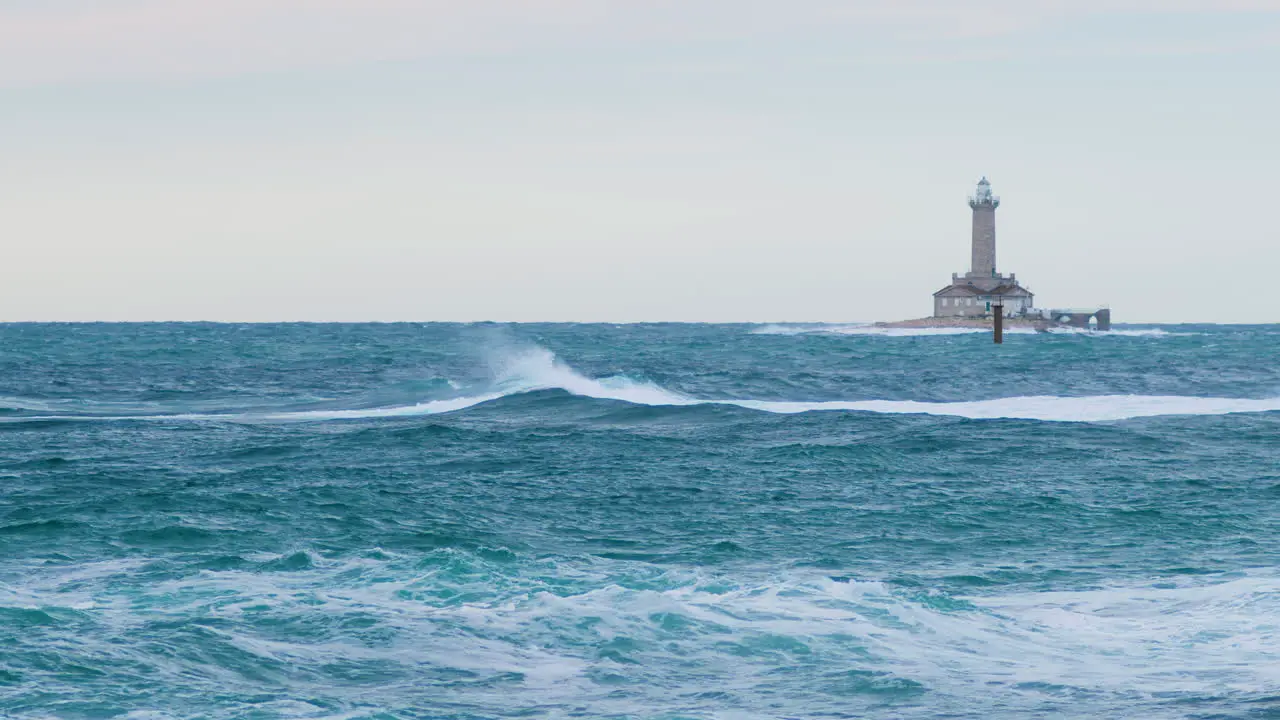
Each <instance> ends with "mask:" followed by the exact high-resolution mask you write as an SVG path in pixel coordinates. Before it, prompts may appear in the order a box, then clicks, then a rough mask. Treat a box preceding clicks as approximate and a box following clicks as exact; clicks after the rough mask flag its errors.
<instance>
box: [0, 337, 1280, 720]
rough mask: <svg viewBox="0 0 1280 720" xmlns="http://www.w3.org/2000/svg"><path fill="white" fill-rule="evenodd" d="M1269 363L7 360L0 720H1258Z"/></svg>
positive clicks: (1273, 686)
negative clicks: (123, 719)
mask: <svg viewBox="0 0 1280 720" xmlns="http://www.w3.org/2000/svg"><path fill="white" fill-rule="evenodd" d="M1277 357H1280V326H1252V327H1249V326H1177V327H1172V326H1165V327H1158V328H1157V327H1124V328H1121V330H1120V332H1118V333H1116V334H1113V335H1108V336H1101V335H1088V334H1079V333H1061V334H1053V335H1036V334H1013V335H1011V336H1009V337H1008V338H1007V341H1006V344H1005V345H1003V346H1001V347H995V346H993V345H992V344H991V342H990V338H989V336H988V335H985V334H963V333H962V334H946V333H941V332H936V331H918V332H895V333H888V332H885V331H875V330H871V329H867V328H860V327H852V326H799V325H786V326H760V325H757V326H751V325H725V326H717V325H626V326H613V325H518V326H501V325H414V324H405V325H372V324H371V325H243V326H241V325H203V324H146V325H39V324H18V325H0V716H4V717H23V718H27V717H30V718H36V717H59V718H108V717H130V718H147V719H149V720H150V719H155V718H468V719H472V718H505V717H533V718H536V717H546V718H560V717H586V718H668V719H674V718H831V717H886V718H932V717H964V718H968V717H973V718H979V717H981V718H1027V717H1053V716H1069V717H1083V716H1091V717H1135V718H1237V717H1238V718H1254V717H1258V718H1261V717H1280V570H1278V568H1280V512H1278V510H1280V363H1277V362H1276V358H1277Z"/></svg>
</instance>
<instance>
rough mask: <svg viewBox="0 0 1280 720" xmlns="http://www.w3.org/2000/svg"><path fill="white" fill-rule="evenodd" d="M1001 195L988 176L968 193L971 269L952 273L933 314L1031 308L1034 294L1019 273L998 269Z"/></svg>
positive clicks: (983, 313)
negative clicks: (997, 214)
mask: <svg viewBox="0 0 1280 720" xmlns="http://www.w3.org/2000/svg"><path fill="white" fill-rule="evenodd" d="M998 207H1000V198H998V197H996V195H995V194H994V193H993V192H991V181H990V180H987V179H986V178H985V177H984V178H982V179H981V180H979V181H978V188H977V189H976V190H975V191H974V193H973V195H971V196H969V208H970V209H972V210H973V236H972V243H973V245H972V255H971V259H970V262H969V272H967V273H965V274H964V275H960V274H959V273H956V274H954V275H952V276H951V284H950V285H948V286H946V287H944V288H942V289H941V290H939V291H938V292H936V293H934V294H933V316H934V317H982V316H989V315H991V313H992V312H994V308H997V307H1003V308H1004V314H1005V315H1008V316H1013V315H1018V314H1021V313H1024V312H1026V311H1028V310H1030V309H1031V308H1032V301H1033V300H1034V299H1035V296H1034V295H1032V294H1031V291H1030V290H1027V289H1026V288H1024V287H1022V286H1021V285H1020V284H1018V278H1017V276H1016V275H1014V274H1012V273H1010V274H1008V275H1001V274H1000V271H999V270H997V269H996V208H998Z"/></svg>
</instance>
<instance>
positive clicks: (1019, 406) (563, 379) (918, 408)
mask: <svg viewBox="0 0 1280 720" xmlns="http://www.w3.org/2000/svg"><path fill="white" fill-rule="evenodd" d="M497 370H498V371H497V378H496V380H495V383H494V386H493V387H492V388H490V389H488V390H486V391H485V392H482V393H478V394H474V395H464V396H460V397H454V398H447V399H438V400H430V401H426V402H421V403H415V404H412V405H400V406H392V407H375V408H355V409H319V410H299V411H285V412H240V413H235V412H218V413H173V414H161V413H156V414H131V415H39V416H22V417H9V418H0V422H20V421H32V420H59V419H61V420H224V421H240V422H254V421H259V422H288V421H324V420H355V419H368V418H390V417H412V416H420V415H437V414H442V413H449V412H456V411H459V410H465V409H467V408H470V407H474V406H476V405H480V404H483V403H487V402H491V401H494V400H498V399H501V398H504V397H509V396H513V395H520V394H524V393H530V392H537V391H541V390H563V391H565V392H568V393H570V394H573V395H577V396H579V397H587V398H595V399H599V400H617V401H621V402H626V403H632V404H635V405H649V406H674V407H679V406H691V405H730V406H735V407H741V408H746V409H749V410H757V411H761V412H769V413H778V414H797V413H805V412H823V411H825V412H831V411H844V412H868V413H882V414H912V415H942V416H952V417H961V418H968V419H972V420H995V419H1019V420H1041V421H1049V422H1108V421H1116V420H1129V419H1133V418H1144V417H1158V416H1169V415H1227V414H1233V413H1261V412H1274V411H1280V397H1276V398H1261V399H1254V398H1224V397H1194V396H1179V395H1091V396H1083V397H1061V396H1052V395H1043V396H1018V397H1006V398H995V399H989V400H973V401H959V402H927V401H915V400H813V401H787V400H754V399H737V398H699V397H692V396H689V395H685V394H682V393H678V392H674V391H671V390H668V389H666V388H663V387H661V386H659V385H655V384H653V383H649V382H642V381H637V380H633V379H631V378H628V377H626V376H614V377H606V378H589V377H586V376H585V375H582V374H581V373H579V372H578V371H576V370H574V369H573V368H572V367H570V366H569V365H566V364H565V363H563V362H561V361H560V360H559V359H558V358H557V357H556V356H555V355H554V354H553V353H552V352H550V351H549V350H546V349H544V348H540V347H535V348H531V349H528V350H526V351H524V352H520V353H516V354H512V355H509V356H506V357H504V358H502V359H501V361H500V362H499V364H498V368H497Z"/></svg>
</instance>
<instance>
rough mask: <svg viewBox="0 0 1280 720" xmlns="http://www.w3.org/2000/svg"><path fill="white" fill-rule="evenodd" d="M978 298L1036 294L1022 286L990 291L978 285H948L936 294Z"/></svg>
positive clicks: (935, 295)
mask: <svg viewBox="0 0 1280 720" xmlns="http://www.w3.org/2000/svg"><path fill="white" fill-rule="evenodd" d="M944 295H945V296H947V297H952V296H959V297H965V296H977V295H1005V296H1007V297H1035V293H1033V292H1031V291H1030V290H1028V289H1026V288H1024V287H1022V286H1021V285H1000V286H999V287H994V288H992V289H990V290H983V289H982V288H980V287H978V286H976V285H948V286H946V287H944V288H942V289H941V290H939V291H938V292H936V293H934V294H933V296H934V297H942V296H944Z"/></svg>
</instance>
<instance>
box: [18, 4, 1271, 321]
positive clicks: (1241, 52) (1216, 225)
mask: <svg viewBox="0 0 1280 720" xmlns="http://www.w3.org/2000/svg"><path fill="white" fill-rule="evenodd" d="M1277 78H1280V0H1074V1H1070V2H1069V1H1067V0H985V1H984V0H975V1H974V2H968V3H965V2H957V1H955V0H893V1H889V0H845V1H844V2H835V1H830V0H789V1H788V2H779V1H777V0H774V1H773V2H763V1H762V0H735V1H734V2H730V1H729V0H679V1H677V0H625V1H624V0H467V1H466V2H458V1H457V0H454V1H452V2H444V1H443V0H418V1H417V2H410V1H409V0H218V1H217V2H215V1H214V0H203V1H201V2H192V1H190V0H112V1H101V0H100V1H96V2H90V1H89V0H0V267H3V268H4V270H5V273H4V282H2V283H0V321H96V320H107V321H116V320H219V321H292V320H307V321H432V320H440V321H446V320H447V321H479V320H496V321H592V322H596V321H602V322H635V321H711V322H739V321H746V322H778V321H831V322H847V321H874V320H897V319H903V318H912V317H921V316H925V315H927V314H929V313H930V312H931V311H932V298H931V295H932V293H933V292H934V291H936V290H938V289H940V288H941V287H943V286H944V285H946V284H947V283H948V282H949V281H950V277H951V274H952V273H955V272H959V273H963V272H965V271H967V270H968V269H969V268H968V263H969V240H970V210H969V207H968V205H967V202H966V197H967V196H968V195H969V194H970V193H972V192H973V189H974V185H975V183H976V182H977V180H978V179H979V178H980V177H982V176H984V175H985V176H987V177H989V178H990V180H991V182H992V185H993V187H994V189H995V192H996V193H997V194H998V195H1000V196H1001V197H1002V198H1003V203H1002V205H1001V207H1000V209H999V211H998V212H997V228H998V229H997V238H998V261H999V263H998V264H999V269H1000V270H1001V271H1002V272H1006V273H1007V272H1014V273H1017V276H1018V278H1019V280H1021V281H1022V282H1023V284H1024V285H1027V286H1029V287H1030V288H1031V290H1032V291H1033V292H1035V293H1036V300H1037V305H1040V306H1044V307H1083V306H1091V305H1104V304H1105V305H1110V306H1111V307H1112V308H1113V310H1114V316H1115V318H1116V320H1117V321H1120V322H1125V321H1128V322H1170V323H1173V322H1255V323H1264V322H1280V291H1277V289H1276V288H1275V283H1276V282H1277V280H1280V222H1278V221H1277V219H1276V218H1277V211H1276V209H1275V208H1276V206H1277V202H1276V200H1275V196H1276V194H1277V193H1278V192H1280V183H1277V182H1276V180H1275V178H1276V176H1277V174H1278V173H1280V125H1278V124H1277V118H1280V80H1277Z"/></svg>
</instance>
